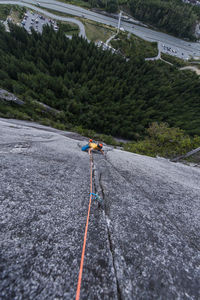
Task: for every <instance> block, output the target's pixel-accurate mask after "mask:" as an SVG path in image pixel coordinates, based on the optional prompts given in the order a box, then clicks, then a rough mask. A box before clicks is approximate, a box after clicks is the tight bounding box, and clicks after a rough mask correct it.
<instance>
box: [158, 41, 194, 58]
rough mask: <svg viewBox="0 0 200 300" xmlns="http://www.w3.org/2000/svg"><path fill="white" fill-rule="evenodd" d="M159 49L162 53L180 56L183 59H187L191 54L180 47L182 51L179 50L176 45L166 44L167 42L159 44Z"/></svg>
mask: <svg viewBox="0 0 200 300" xmlns="http://www.w3.org/2000/svg"><path fill="white" fill-rule="evenodd" d="M188 45H189V46H191V45H190V44H188ZM161 51H162V53H166V54H169V55H173V56H176V57H178V58H182V59H184V60H188V59H190V58H191V57H192V55H191V54H190V53H188V51H187V50H185V51H184V50H183V49H182V51H180V48H178V47H176V46H171V45H167V44H161ZM195 54H196V53H194V55H195Z"/></svg>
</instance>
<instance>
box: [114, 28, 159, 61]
mask: <svg viewBox="0 0 200 300" xmlns="http://www.w3.org/2000/svg"><path fill="white" fill-rule="evenodd" d="M111 45H112V47H113V48H115V49H116V50H119V51H120V52H121V54H122V55H124V56H125V57H127V58H130V57H131V56H134V57H135V56H142V57H145V58H146V57H154V56H156V55H157V54H158V50H157V43H155V42H153V43H152V42H147V41H144V40H142V39H141V38H139V37H137V36H135V35H133V34H130V33H126V32H120V33H119V34H118V35H117V36H116V37H115V39H114V40H112V41H111Z"/></svg>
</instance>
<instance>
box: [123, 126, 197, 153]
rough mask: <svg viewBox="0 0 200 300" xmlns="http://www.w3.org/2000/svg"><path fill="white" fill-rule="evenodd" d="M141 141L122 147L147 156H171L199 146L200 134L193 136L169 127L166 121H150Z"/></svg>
mask: <svg viewBox="0 0 200 300" xmlns="http://www.w3.org/2000/svg"><path fill="white" fill-rule="evenodd" d="M147 133H148V137H146V138H145V139H144V140H143V141H138V142H132V143H127V144H125V145H124V149H125V150H127V151H130V152H135V153H138V154H143V155H148V156H153V157H155V156H157V155H158V156H162V157H167V158H173V157H176V156H179V155H183V154H185V153H187V152H188V151H190V150H192V149H195V148H197V147H199V146H200V136H195V137H194V138H192V137H190V136H188V135H187V134H185V132H184V131H183V130H181V129H179V128H174V127H172V128H170V127H169V126H168V124H167V123H161V124H158V123H156V122H155V123H152V124H151V126H150V127H149V129H147Z"/></svg>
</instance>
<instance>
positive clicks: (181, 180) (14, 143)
mask: <svg viewBox="0 0 200 300" xmlns="http://www.w3.org/2000/svg"><path fill="white" fill-rule="evenodd" d="M0 137H1V141H0V191H1V192H0V216H1V218H0V220H1V221H0V251H1V256H0V299H34V300H35V299H52V300H53V299H75V293H76V285H77V279H78V272H79V264H80V257H81V250H82V243H83V235H84V228H85V222H86V215H87V209H88V202H89V157H88V154H87V153H85V152H82V151H81V148H80V147H81V145H83V144H85V143H86V142H87V140H82V139H83V138H82V137H80V136H78V135H76V134H74V133H73V134H71V133H67V132H66V133H64V132H59V131H58V130H55V129H50V128H47V127H45V126H41V125H37V124H34V123H28V122H23V121H13V120H12V121H11V120H5V119H0ZM105 154H106V155H105V156H102V155H99V154H94V155H93V171H94V187H93V188H94V191H95V192H98V194H99V195H100V196H101V197H102V198H103V200H104V206H103V207H101V206H100V205H99V204H98V203H97V202H96V201H93V202H92V207H91V216H90V222H89V229H88V239H87V245H86V255H85V261H84V272H83V281H82V287H81V297H80V299H89V300H90V299H91V300H93V299H109V300H110V299H123V300H125V299H126V300H127V299H170V300H171V299H199V297H200V289H199V287H200V251H199V248H200V234H199V232H200V230H199V229H200V228H199V227H200V226H199V224H200V183H199V182H200V169H198V168H192V167H189V166H185V165H182V164H179V163H177V164H175V163H172V162H169V161H168V160H165V159H154V158H150V157H146V156H140V155H135V154H131V153H127V152H122V151H120V150H114V149H112V148H109V147H105Z"/></svg>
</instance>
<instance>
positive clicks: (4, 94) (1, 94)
mask: <svg viewBox="0 0 200 300" xmlns="http://www.w3.org/2000/svg"><path fill="white" fill-rule="evenodd" d="M0 101H8V102H12V103H15V104H18V105H23V104H24V101H22V100H20V99H19V98H18V97H16V96H15V95H14V94H12V93H9V92H8V91H6V90H3V89H0Z"/></svg>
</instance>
